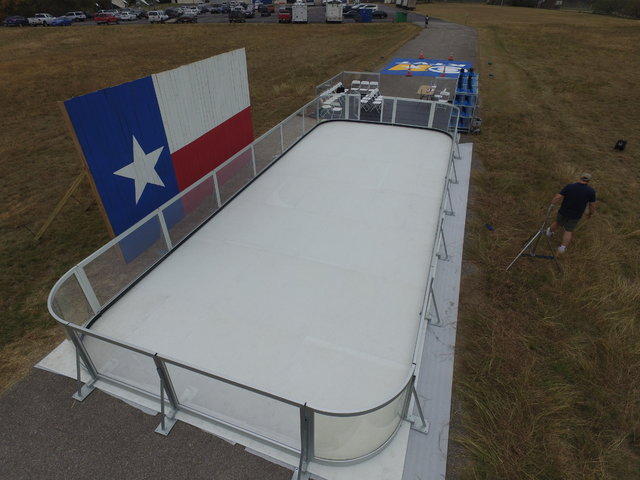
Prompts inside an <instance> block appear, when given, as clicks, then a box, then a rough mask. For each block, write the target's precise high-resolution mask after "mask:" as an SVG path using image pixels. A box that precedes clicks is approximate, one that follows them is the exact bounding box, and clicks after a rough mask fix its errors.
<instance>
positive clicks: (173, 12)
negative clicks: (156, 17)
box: [164, 7, 182, 18]
mask: <svg viewBox="0 0 640 480" xmlns="http://www.w3.org/2000/svg"><path fill="white" fill-rule="evenodd" d="M164 13H166V14H167V16H168V17H169V18H175V17H179V16H180V15H182V9H181V8H180V7H171V8H166V9H165V11H164Z"/></svg>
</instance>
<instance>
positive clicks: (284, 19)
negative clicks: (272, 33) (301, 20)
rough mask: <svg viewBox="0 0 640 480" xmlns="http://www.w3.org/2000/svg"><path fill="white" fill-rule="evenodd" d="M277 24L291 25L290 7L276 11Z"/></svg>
mask: <svg viewBox="0 0 640 480" xmlns="http://www.w3.org/2000/svg"><path fill="white" fill-rule="evenodd" d="M278 23H291V7H282V8H281V9H280V10H278Z"/></svg>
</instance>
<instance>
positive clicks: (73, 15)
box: [64, 12, 87, 22]
mask: <svg viewBox="0 0 640 480" xmlns="http://www.w3.org/2000/svg"><path fill="white" fill-rule="evenodd" d="M64 16H65V17H67V18H70V19H71V20H73V21H74V22H84V21H85V20H86V19H87V14H86V13H84V12H67V13H65V14H64Z"/></svg>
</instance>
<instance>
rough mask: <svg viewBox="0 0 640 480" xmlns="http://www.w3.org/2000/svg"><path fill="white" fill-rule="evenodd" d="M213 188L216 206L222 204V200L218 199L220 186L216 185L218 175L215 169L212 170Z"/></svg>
mask: <svg viewBox="0 0 640 480" xmlns="http://www.w3.org/2000/svg"><path fill="white" fill-rule="evenodd" d="M212 175H213V188H214V190H215V192H216V202H217V203H218V208H220V207H221V206H222V201H221V200H220V187H218V175H217V173H216V171H215V170H214V172H213V174H212Z"/></svg>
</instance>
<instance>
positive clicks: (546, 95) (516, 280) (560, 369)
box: [420, 3, 640, 480]
mask: <svg viewBox="0 0 640 480" xmlns="http://www.w3.org/2000/svg"><path fill="white" fill-rule="evenodd" d="M420 10H421V11H422V12H427V13H428V14H429V15H430V16H431V17H432V18H434V17H435V18H442V19H447V20H450V21H453V22H457V23H461V24H465V23H466V24H467V25H470V26H473V27H475V28H476V29H477V31H478V35H479V57H478V58H479V61H478V65H477V66H478V70H479V73H480V75H481V78H480V93H481V110H480V113H479V114H480V116H481V117H482V119H483V129H482V134H481V135H480V136H478V137H474V138H473V141H474V143H475V147H474V150H475V153H476V156H477V160H478V166H477V168H476V169H475V171H474V172H473V178H472V183H473V185H472V196H471V201H470V216H469V221H468V224H467V236H466V243H465V259H466V263H467V271H468V272H469V274H468V275H467V276H466V279H465V280H464V282H463V288H462V298H461V305H462V307H461V314H460V321H459V330H458V332H459V337H458V339H459V340H458V346H457V356H456V372H455V380H454V383H455V392H454V394H455V396H456V397H457V400H458V401H457V403H456V405H455V412H456V415H455V425H456V428H455V429H454V432H455V433H454V441H455V443H456V444H457V447H458V448H456V449H455V451H458V452H461V453H460V455H458V457H457V458H452V459H451V460H452V461H451V468H450V471H451V473H452V478H457V479H492V480H495V479H510V480H511V479H514V480H515V479H517V480H523V479H575V480H586V479H625V480H632V479H638V478H640V316H639V312H640V260H639V255H638V253H639V252H640V215H639V214H638V210H639V207H638V205H639V204H640V153H639V152H640V129H638V125H640V110H639V109H638V105H640V90H639V89H638V88H636V87H635V83H636V79H637V78H638V75H639V74H640V56H639V55H638V45H640V23H638V22H637V21H632V20H623V19H614V18H607V17H601V16H596V15H590V14H581V13H577V12H563V11H545V10H540V11H539V10H532V9H525V8H500V7H491V6H486V5H464V4H453V5H452V4H446V3H439V4H431V5H428V6H422V7H421V8H420ZM619 138H624V139H627V140H628V142H629V143H628V146H627V149H626V150H625V151H624V152H622V153H620V152H614V151H613V146H614V144H615V142H616V140H617V139H619ZM582 171H589V172H591V173H593V176H594V179H593V181H592V184H593V187H594V188H595V189H596V190H597V192H598V200H599V205H598V212H597V213H596V216H595V217H594V218H593V219H591V220H589V221H583V224H582V225H581V226H580V227H579V228H578V230H577V232H576V234H575V236H574V240H573V243H572V244H571V246H570V248H569V250H568V251H567V253H566V254H565V256H564V257H563V258H561V265H562V269H563V273H558V272H557V271H556V270H555V269H554V266H553V264H552V262H551V261H547V260H530V259H522V260H521V261H519V262H518V263H517V264H516V265H515V267H513V268H512V270H510V271H509V272H505V268H506V266H507V265H508V264H509V262H510V261H511V260H512V259H513V258H514V257H515V255H516V254H517V253H518V251H519V250H520V248H521V247H522V245H523V244H524V242H525V241H526V240H527V239H528V237H529V236H530V235H531V234H533V233H534V232H535V231H536V230H537V229H538V228H539V226H540V224H541V223H542V221H543V219H544V214H545V211H546V208H547V206H548V205H549V203H550V200H551V198H552V196H553V195H554V193H556V192H557V191H558V190H559V189H560V188H561V187H562V186H563V185H564V184H566V183H570V182H575V181H577V177H578V175H579V174H580V173H581V172H582ZM485 224H489V225H491V226H493V227H494V230H493V231H490V230H489V229H487V228H486V227H485ZM557 242H558V240H557V239H554V240H553V243H554V245H557ZM542 247H544V245H543V244H541V246H540V247H539V253H547V251H546V250H547V249H546V248H542ZM453 473H455V474H453Z"/></svg>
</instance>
